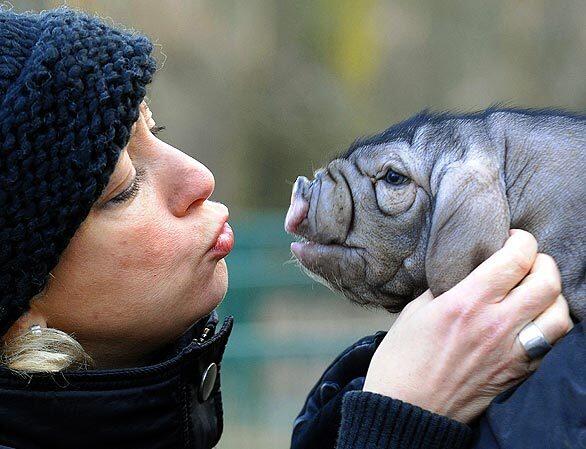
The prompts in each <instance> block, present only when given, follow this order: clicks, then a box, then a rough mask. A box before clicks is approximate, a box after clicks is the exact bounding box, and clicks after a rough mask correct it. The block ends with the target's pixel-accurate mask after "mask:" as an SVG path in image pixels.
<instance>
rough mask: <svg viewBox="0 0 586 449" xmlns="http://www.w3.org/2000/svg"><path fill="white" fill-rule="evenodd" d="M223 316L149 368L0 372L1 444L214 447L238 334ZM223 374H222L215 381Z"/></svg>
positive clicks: (188, 336)
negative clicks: (224, 363)
mask: <svg viewBox="0 0 586 449" xmlns="http://www.w3.org/2000/svg"><path fill="white" fill-rule="evenodd" d="M217 323H218V317H217V314H216V313H215V312H214V313H212V314H211V315H210V316H208V317H206V318H205V319H203V320H200V321H199V322H198V323H196V324H194V325H193V326H192V327H191V328H190V329H189V330H188V331H187V332H186V333H185V334H184V335H183V336H182V337H180V338H179V339H178V341H177V342H176V344H175V345H173V346H172V347H170V348H168V349H167V350H166V351H164V352H163V353H162V354H160V357H159V361H158V362H155V363H153V364H151V365H148V366H142V367H137V368H131V369H118V370H89V371H75V372H74V371H72V372H64V373H59V374H51V375H48V374H34V375H32V377H30V378H23V377H21V376H18V375H16V374H14V373H13V372H11V371H9V370H7V369H6V368H1V369H0V444H4V445H8V447H17V448H41V447H42V448H48V447H59V448H69V447H71V448H73V447H80V441H83V444H82V446H83V447H96V448H97V447H102V448H103V447H125V448H135V447H136V448H149V447H177V448H181V447H185V448H208V447H213V445H215V444H216V443H217V441H218V440H219V437H220V435H221V432H222V422H223V420H222V401H221V394H220V378H219V368H220V366H221V359H222V356H223V353H224V349H225V347H226V343H227V341H228V337H229V335H230V332H231V330H232V325H233V319H232V317H228V318H226V320H225V321H224V323H223V325H222V327H221V329H220V330H219V331H218V332H217V333H216V332H215V328H216V325H217ZM216 374H217V375H216Z"/></svg>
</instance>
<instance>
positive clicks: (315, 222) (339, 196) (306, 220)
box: [285, 167, 352, 244]
mask: <svg viewBox="0 0 586 449" xmlns="http://www.w3.org/2000/svg"><path fill="white" fill-rule="evenodd" d="M351 220H352V196H351V193H350V189H349V187H348V184H347V183H346V181H345V179H344V177H343V176H342V174H341V173H340V171H339V170H337V169H336V168H335V167H334V168H333V169H329V170H321V171H320V172H318V173H317V174H316V178H315V179H314V180H313V181H309V180H308V179H307V178H306V177H304V176H300V177H298V178H297V181H296V182H295V184H294V186H293V192H292V194H291V205H290V206H289V211H288V212H287V218H286V219H285V230H286V231H287V232H290V233H292V234H296V235H299V236H301V237H304V238H306V239H307V240H309V241H313V242H316V243H322V244H330V243H337V244H341V243H343V242H344V241H345V239H346V236H347V234H348V231H349V227H350V223H351Z"/></svg>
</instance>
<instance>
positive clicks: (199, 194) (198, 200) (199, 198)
mask: <svg viewBox="0 0 586 449" xmlns="http://www.w3.org/2000/svg"><path fill="white" fill-rule="evenodd" d="M176 151H177V153H179V154H177V155H176V156H175V157H174V158H173V161H172V163H170V164H169V168H170V173H167V174H166V176H165V178H166V179H167V180H168V182H169V185H168V188H169V192H168V195H167V198H168V199H169V208H170V210H171V211H172V213H173V215H175V216H177V217H182V216H185V215H187V214H188V213H189V209H190V208H192V207H197V206H198V205H200V204H202V203H203V202H204V201H205V200H207V199H208V198H209V197H210V196H211V194H212V192H213V191H214V187H215V180H214V175H213V174H212V172H211V171H210V170H209V169H208V168H207V167H206V166H205V165H203V164H202V163H201V162H199V161H197V160H195V159H193V158H192V157H190V156H188V155H187V154H185V153H182V152H181V151H179V150H176Z"/></svg>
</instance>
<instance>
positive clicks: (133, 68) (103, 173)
mask: <svg viewBox="0 0 586 449" xmlns="http://www.w3.org/2000/svg"><path fill="white" fill-rule="evenodd" d="M151 50H152V44H151V42H150V41H149V40H148V38H146V37H145V36H141V35H138V34H135V33H131V32H128V31H124V30H119V29H116V28H114V27H112V26H109V25H107V24H105V23H103V22H102V21H101V20H99V19H97V18H93V17H90V16H88V15H86V14H84V13H81V12H79V11H76V10H72V9H69V8H66V7H61V8H57V9H54V10H49V11H44V12H42V13H38V14H36V13H23V14H17V13H14V12H11V11H0V143H1V151H2V153H1V155H0V336H1V335H3V334H4V333H5V332H6V331H7V330H8V329H9V327H10V326H11V325H12V324H13V323H14V322H15V321H16V320H17V319H18V318H19V317H20V316H21V315H22V314H23V313H24V312H26V311H27V310H28V309H29V307H30V305H29V302H30V300H31V299H32V298H33V297H34V296H35V295H37V294H38V293H40V292H41V291H42V290H43V288H44V287H45V285H46V283H47V280H48V276H49V272H50V270H52V269H53V268H54V267H55V266H56V265H57V262H58V260H59V257H60V255H61V253H62V252H63V250H64V249H65V247H66V246H67V244H68V243H69V241H70V240H71V237H72V236H73V235H74V233H75V231H76V230H77V229H78V227H79V225H80V224H81V223H82V221H83V220H84V219H85V218H86V217H87V216H88V214H89V212H90V209H91V207H92V204H93V203H94V202H95V201H96V200H97V199H98V197H99V196H100V195H101V193H102V191H103V189H104V187H105V186H106V185H107V184H108V180H109V178H110V175H111V173H112V171H113V170H114V166H115V165H116V162H117V160H118V157H119V155H120V152H121V150H122V149H123V148H124V147H125V146H126V144H127V143H128V140H129V137H130V129H131V127H132V125H133V123H134V122H135V121H136V120H137V119H138V117H139V105H140V103H141V102H142V100H143V98H144V96H145V93H146V85H147V84H148V83H150V82H151V80H152V77H153V74H154V72H155V69H156V61H155V60H154V59H153V58H152V57H151V56H150V52H151Z"/></svg>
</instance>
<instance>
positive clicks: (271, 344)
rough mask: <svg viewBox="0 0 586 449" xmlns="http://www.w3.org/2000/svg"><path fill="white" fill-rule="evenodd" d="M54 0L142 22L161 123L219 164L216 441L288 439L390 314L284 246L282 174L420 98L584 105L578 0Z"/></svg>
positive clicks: (286, 189)
mask: <svg viewBox="0 0 586 449" xmlns="http://www.w3.org/2000/svg"><path fill="white" fill-rule="evenodd" d="M4 4H5V5H7V6H8V7H11V6H12V7H13V8H14V9H15V10H18V11H26V10H36V11H39V10H42V9H49V8H53V7H56V6H59V5H62V4H67V5H69V6H71V7H77V8H80V9H83V10H84V11H86V12H88V13H90V14H92V15H93V14H97V15H99V16H100V17H103V18H107V20H108V21H109V22H110V23H114V24H117V25H120V26H124V27H125V28H132V29H135V30H137V31H140V32H142V33H144V34H146V35H148V36H149V37H150V38H151V39H152V40H153V41H154V42H155V43H156V51H155V56H156V58H157V59H158V61H159V67H160V68H159V70H158V72H157V74H156V75H155V81H154V83H153V84H152V86H151V88H150V91H149V98H150V106H151V109H152V111H153V115H154V118H155V120H156V122H157V124H158V125H164V126H166V128H167V129H166V130H165V131H163V132H162V133H161V138H162V139H163V140H165V141H167V142H168V143H170V144H172V145H174V146H176V147H177V148H180V149H181V150H183V151H185V152H186V153H188V154H190V155H192V156H193V157H195V158H197V159H198V160H200V161H201V162H203V163H204V164H206V165H207V166H208V167H209V168H210V169H211V170H212V171H213V173H214V174H215V177H216V192H215V194H214V197H213V198H214V199H216V200H218V201H221V202H224V203H225V204H227V205H228V206H229V207H230V209H231V217H232V218H231V223H232V225H233V228H234V230H235V234H236V242H237V243H236V248H235V250H234V252H233V253H232V254H231V255H230V256H229V257H228V259H227V262H228V267H229V271H230V289H229V292H228V295H227V297H226V299H225V301H224V303H223V305H222V306H221V314H222V315H227V314H233V315H235V316H236V326H235V329H234V333H233V337H232V339H231V344H230V345H229V348H228V350H227V353H226V358H225V362H224V365H223V389H224V394H225V399H224V403H225V415H226V416H225V433H224V437H223V439H222V442H221V443H220V444H219V447H220V448H236V447H238V448H243V449H244V448H256V449H264V448H281V447H287V446H288V444H289V439H290V433H291V428H292V423H293V420H294V418H295V416H296V414H297V413H298V411H299V409H300V408H301V406H302V405H303V401H304V398H305V395H306V393H307V392H308V390H309V389H310V388H311V386H312V385H313V383H314V382H315V381H316V380H317V379H318V377H319V375H320V374H321V372H322V371H323V370H324V368H325V367H326V366H327V365H328V364H329V362H330V361H331V360H332V359H333V358H334V357H335V355H336V354H337V353H339V352H340V351H341V350H342V349H344V348H345V347H346V346H347V345H349V344H350V343H352V342H353V341H355V340H356V339H357V338H359V337H361V336H364V335H367V334H369V333H372V332H374V331H376V330H379V329H386V328H388V327H389V325H390V323H391V317H390V316H389V315H388V314H386V313H384V312H381V311H368V310H364V309H360V308H358V307H355V306H352V305H350V304H348V303H347V302H346V301H345V300H344V299H342V298H340V297H339V295H334V294H333V293H331V292H329V291H328V290H326V289H325V288H323V287H321V286H319V285H317V284H315V283H314V282H312V281H311V280H310V279H309V278H307V277H306V276H304V275H303V274H302V273H301V272H300V270H299V269H298V267H297V266H296V265H295V264H294V263H292V262H291V261H290V253H289V243H290V241H291V238H289V237H288V236H287V235H286V234H285V233H284V231H283V224H282V223H283V219H284V216H285V213H286V209H287V206H288V202H289V195H290V189H291V185H292V182H293V181H294V180H295V178H296V177H297V176H298V175H299V174H304V175H310V174H311V173H312V172H313V170H314V169H316V168H318V167H320V166H321V165H322V164H323V163H324V162H327V161H328V160H329V159H330V158H331V156H332V155H335V154H337V153H338V152H340V151H341V150H343V149H344V148H345V147H346V146H347V145H349V144H350V143H351V142H352V141H353V140H354V139H355V138H356V137H358V136H364V135H368V134H372V133H375V132H377V131H379V130H382V129H384V128H386V127H388V126H389V125H390V124H392V123H394V122H397V121H399V120H401V119H403V118H407V117H408V116H410V115H412V114H413V113H415V112H417V111H419V110H421V109H424V108H428V107H429V108H431V109H436V110H439V109H451V110H461V111H470V110H475V109H481V108H485V107H487V106H489V105H491V104H493V103H495V102H499V103H504V104H507V105H519V106H537V107H538V106H557V107H563V108H569V109H574V110H584V106H585V104H586V83H585V82H584V73H586V55H585V53H584V48H586V27H585V26H584V18H585V17H586V3H585V2H583V1H581V0H569V1H562V2H551V1H546V0H523V1H521V0H517V1H515V0H495V1H491V2H486V1H481V0H469V1H465V2H464V1H458V0H443V1H441V2H439V1H436V0H421V1H410V0H400V1H396V0H386V1H383V0H295V1H286V0H246V1H237V0H206V1H203V0H193V1H177V0H175V1H171V0H169V1H161V0H140V1H139V0H135V1H128V0H126V1H117V0H109V1H73V0H71V1H67V2H65V3H64V2H63V1H59V2H56V1H40V0H36V1H24V0H22V1H21V0H14V1H12V2H11V3H8V2H4Z"/></svg>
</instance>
